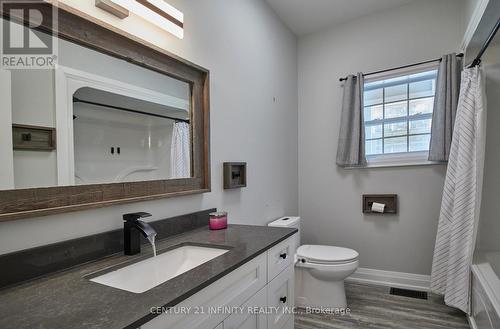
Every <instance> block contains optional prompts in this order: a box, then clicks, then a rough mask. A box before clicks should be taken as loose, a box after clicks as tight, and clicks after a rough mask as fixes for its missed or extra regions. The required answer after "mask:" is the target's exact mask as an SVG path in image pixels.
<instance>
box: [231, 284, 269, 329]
mask: <svg viewBox="0 0 500 329" xmlns="http://www.w3.org/2000/svg"><path fill="white" fill-rule="evenodd" d="M266 306H267V289H266V288H265V287H264V288H262V289H261V290H260V291H259V292H258V293H256V294H255V295H254V296H253V297H252V298H250V300H248V302H246V303H245V304H244V305H243V306H242V307H241V308H240V309H239V311H238V312H236V313H234V314H232V315H231V316H230V317H228V318H227V319H226V320H224V329H267V315H266V314H265V313H264V312H263V311H261V312H259V310H263V309H264V308H265V307H266Z"/></svg>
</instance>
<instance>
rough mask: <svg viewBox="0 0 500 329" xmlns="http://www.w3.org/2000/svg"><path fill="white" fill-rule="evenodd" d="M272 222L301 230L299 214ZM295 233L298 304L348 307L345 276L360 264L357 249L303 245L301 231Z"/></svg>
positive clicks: (273, 224) (278, 225)
mask: <svg viewBox="0 0 500 329" xmlns="http://www.w3.org/2000/svg"><path fill="white" fill-rule="evenodd" d="M269 226H276V227H291V228H297V229H299V231H300V217H282V218H280V219H277V220H275V221H273V222H271V223H269ZM295 236H296V247H297V248H296V254H295V258H296V271H295V273H296V275H295V305H296V306H299V307H316V308H329V309H338V308H340V309H341V308H345V307H346V306H347V301H346V297H345V289H344V279H345V278H347V277H348V276H349V275H351V274H352V273H354V271H356V269H357V268H358V265H359V261H358V257H359V254H358V252H357V251H355V250H352V249H348V248H341V247H334V246H324V245H303V246H300V232H299V234H296V235H295Z"/></svg>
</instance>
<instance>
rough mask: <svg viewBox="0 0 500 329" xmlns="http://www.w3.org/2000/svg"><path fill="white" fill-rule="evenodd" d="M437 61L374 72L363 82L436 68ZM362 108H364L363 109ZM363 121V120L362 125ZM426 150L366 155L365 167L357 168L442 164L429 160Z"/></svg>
mask: <svg viewBox="0 0 500 329" xmlns="http://www.w3.org/2000/svg"><path fill="white" fill-rule="evenodd" d="M438 66H439V62H434V63H426V64H422V65H418V66H413V67H411V68H404V69H396V70H391V71H389V72H384V73H381V74H374V75H372V76H370V77H369V78H367V79H365V83H370V82H374V81H378V80H384V79H391V78H396V77H399V76H403V75H410V74H415V73H419V72H425V71H430V70H434V69H437V68H438ZM363 110H364V109H363ZM364 124H365V123H364V122H363V125H364ZM428 157H429V152H428V151H418V152H402V153H388V154H376V155H368V156H366V161H367V164H366V166H365V167H357V168H379V167H400V166H422V165H437V164H443V163H442V162H436V161H429V160H428Z"/></svg>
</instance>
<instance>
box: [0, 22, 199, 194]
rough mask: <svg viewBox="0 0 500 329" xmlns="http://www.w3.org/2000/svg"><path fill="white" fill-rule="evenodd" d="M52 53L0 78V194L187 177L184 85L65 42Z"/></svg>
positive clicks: (188, 143)
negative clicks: (46, 61) (40, 63)
mask: <svg viewBox="0 0 500 329" xmlns="http://www.w3.org/2000/svg"><path fill="white" fill-rule="evenodd" d="M24 29H25V28H24ZM57 47H58V50H57V52H58V54H57V55H58V59H57V60H58V64H57V66H56V67H55V68H49V69H47V68H44V69H28V68H23V69H9V70H6V69H2V70H1V72H0V82H1V84H0V86H1V89H0V93H1V95H2V98H3V100H2V109H1V118H0V119H1V120H0V122H1V123H0V125H2V127H1V128H2V130H4V131H5V132H6V134H5V137H6V138H4V137H2V139H1V140H0V155H1V157H2V164H1V165H0V166H1V174H0V189H2V190H7V189H20V188H33V187H52V186H67V185H86V184H101V183H119V182H133V181H145V180H164V179H175V178H189V177H191V176H192V155H191V149H192V137H191V135H192V133H191V124H190V122H191V111H190V110H191V104H190V100H191V86H190V85H189V84H188V83H186V82H184V81H180V80H176V79H174V78H171V77H169V76H166V75H164V74H160V73H158V72H156V71H152V70H148V69H146V68H144V67H140V66H137V65H134V64H131V63H129V62H126V61H124V60H120V59H117V58H114V57H111V56H109V55H106V54H103V53H99V52H97V51H94V50H91V49H88V48H85V47H83V46H81V45H78V44H74V43H71V42H69V41H66V40H62V39H59V40H57ZM10 131H12V134H11V136H12V138H10V134H9V132H10ZM2 136H3V135H2Z"/></svg>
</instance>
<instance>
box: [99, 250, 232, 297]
mask: <svg viewBox="0 0 500 329" xmlns="http://www.w3.org/2000/svg"><path fill="white" fill-rule="evenodd" d="M228 251H229V250H227V249H220V248H210V247H201V246H190V245H187V246H180V247H178V248H175V249H172V250H169V251H167V252H164V253H161V254H159V255H157V256H156V257H151V258H148V259H145V260H143V261H140V262H137V263H135V264H131V265H129V266H126V267H123V268H120V269H118V270H116V271H112V272H109V273H106V274H103V275H100V276H98V277H95V278H93V279H90V281H93V282H97V283H100V284H104V285H106V286H110V287H114V288H118V289H122V290H126V291H130V292H135V293H141V292H145V291H147V290H149V289H151V288H154V287H156V286H157V285H159V284H162V283H163V282H166V281H168V280H170V279H172V278H175V277H176V276H178V275H181V274H182V273H185V272H187V271H189V270H190V269H193V268H195V267H196V266H198V265H201V264H203V263H206V262H208V261H209V260H211V259H214V258H216V257H218V256H220V255H223V254H225V253H226V252H228Z"/></svg>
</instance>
